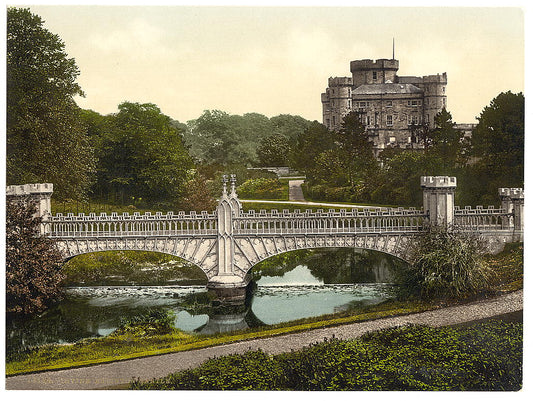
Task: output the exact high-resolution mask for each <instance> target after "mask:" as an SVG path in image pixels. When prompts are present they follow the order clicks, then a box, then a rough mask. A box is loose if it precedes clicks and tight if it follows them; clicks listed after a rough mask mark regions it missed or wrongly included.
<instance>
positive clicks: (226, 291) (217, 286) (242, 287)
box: [207, 274, 251, 305]
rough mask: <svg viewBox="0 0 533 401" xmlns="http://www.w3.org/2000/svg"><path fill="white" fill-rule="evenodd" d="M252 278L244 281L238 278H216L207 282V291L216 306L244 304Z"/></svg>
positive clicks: (246, 278) (246, 277) (248, 277)
mask: <svg viewBox="0 0 533 401" xmlns="http://www.w3.org/2000/svg"><path fill="white" fill-rule="evenodd" d="M250 281H251V276H250V275H249V274H247V275H246V276H245V277H244V279H242V278H240V277H238V276H229V275H226V276H215V277H212V278H211V279H209V281H208V282H207V291H208V292H209V293H210V294H211V296H212V298H213V303H214V304H222V305H234V304H243V303H244V301H245V299H246V295H247V292H248V286H249V284H250Z"/></svg>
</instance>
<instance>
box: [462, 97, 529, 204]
mask: <svg viewBox="0 0 533 401" xmlns="http://www.w3.org/2000/svg"><path fill="white" fill-rule="evenodd" d="M471 154H472V156H474V157H475V160H476V162H475V163H474V164H473V165H472V166H470V167H469V168H468V169H467V170H466V172H465V174H464V180H465V181H467V182H468V183H469V185H471V186H472V188H471V189H470V191H469V193H468V194H467V196H465V201H466V203H468V204H473V202H476V201H477V202H478V203H477V204H479V201H480V200H482V201H483V202H484V203H485V204H487V203H492V204H495V203H496V202H497V201H498V188H500V187H505V188H515V187H523V186H524V95H523V94H522V93H518V94H514V93H511V92H505V93H500V94H499V95H498V96H497V97H495V98H494V99H493V100H492V101H491V102H490V105H489V106H487V107H485V108H484V109H483V111H482V112H481V115H480V116H479V118H478V125H477V126H476V128H475V129H474V131H473V132H472V149H471Z"/></svg>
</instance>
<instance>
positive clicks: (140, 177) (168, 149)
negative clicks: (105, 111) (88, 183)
mask: <svg viewBox="0 0 533 401" xmlns="http://www.w3.org/2000/svg"><path fill="white" fill-rule="evenodd" d="M118 108H119V112H118V113H116V114H114V115H111V116H108V117H107V120H108V121H107V123H106V124H104V125H103V127H104V129H105V131H101V132H100V133H99V138H97V139H95V141H96V142H97V143H98V144H99V146H98V155H99V169H98V182H97V185H96V187H95V193H101V194H114V195H115V197H118V198H119V199H120V201H121V203H122V204H124V201H125V200H127V201H128V202H134V203H135V202H137V203H140V204H149V205H160V206H162V207H166V208H169V207H171V206H176V204H177V203H178V201H179V199H180V198H181V197H182V196H183V194H184V191H185V186H186V183H187V181H189V179H191V177H190V175H191V174H190V172H191V169H192V168H193V162H192V159H191V158H190V156H189V154H188V152H187V150H186V148H185V146H184V143H183V138H182V135H181V133H180V132H179V131H178V130H177V129H176V128H175V126H174V124H173V123H172V121H171V119H170V118H169V117H168V116H166V115H164V114H162V113H161V111H160V110H159V108H158V107H157V106H156V105H154V104H151V103H145V104H140V103H130V102H124V103H122V104H120V105H119V106H118Z"/></svg>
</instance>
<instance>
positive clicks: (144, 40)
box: [30, 5, 524, 123]
mask: <svg viewBox="0 0 533 401" xmlns="http://www.w3.org/2000/svg"><path fill="white" fill-rule="evenodd" d="M30 9H31V11H32V12H33V13H35V14H38V15H40V16H41V17H42V18H43V19H44V21H45V27H46V28H47V29H49V30H50V31H52V32H54V33H56V34H58V35H59V36H60V37H61V38H62V40H63V41H64V42H65V45H66V50H67V52H68V54H69V56H70V57H74V58H75V59H76V63H77V65H78V67H79V68H80V71H81V74H80V77H79V80H78V82H79V83H80V85H81V86H82V88H83V90H84V91H85V93H86V97H85V98H82V99H78V104H79V105H80V106H81V107H83V108H87V109H93V110H95V111H97V112H99V113H102V114H108V113H113V112H116V111H117V105H118V104H119V103H121V102H123V101H126V100H127V101H133V102H143V103H148V102H150V103H155V104H156V105H158V106H159V107H160V108H161V110H162V111H163V113H165V114H167V115H169V116H171V117H172V118H174V119H176V120H179V121H181V122H186V121H187V120H190V119H194V118H197V117H199V116H200V114H201V113H202V112H203V110H206V109H220V110H223V111H226V112H228V113H230V114H243V113H247V112H257V113H261V114H265V115H267V116H269V117H271V116H274V115H278V114H296V115H301V116H302V117H305V118H307V119H310V120H315V119H316V120H318V121H321V120H322V105H321V103H320V94H321V92H323V91H324V90H325V88H326V86H327V81H328V78H329V77H330V76H350V61H351V60H356V59H364V58H371V59H377V58H391V57H392V38H393V37H394V38H395V43H396V52H395V56H396V58H397V59H398V60H399V61H400V70H399V72H398V73H399V75H429V74H437V73H443V72H447V74H448V89H447V94H448V108H449V110H450V111H451V113H452V115H453V118H454V121H456V122H458V123H461V122H462V123H465V122H475V121H476V119H475V117H476V116H478V115H479V113H480V112H481V111H482V109H483V107H485V106H487V105H488V104H489V102H490V100H491V99H493V98H494V97H495V96H497V95H498V94H499V93H500V92H503V91H507V90H511V91H513V92H524V19H523V18H524V15H523V11H522V10H521V9H520V8H517V7H514V8H512V7H510V8H502V7H492V8H464V7H463V8H458V7H446V8H434V7H426V8H414V7H412V8H405V7H404V8H385V7H381V8H356V7H328V8H324V7H304V8H284V7H269V8H265V7H146V6H138V7H127V6H110V7H105V6H64V5H63V6H41V5H40V6H30Z"/></svg>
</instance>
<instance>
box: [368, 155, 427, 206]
mask: <svg viewBox="0 0 533 401" xmlns="http://www.w3.org/2000/svg"><path fill="white" fill-rule="evenodd" d="M392 150H393V149H390V151H389V152H386V151H383V153H385V155H382V161H383V167H382V168H381V169H380V171H379V173H378V174H377V178H376V180H375V182H374V183H373V185H372V187H373V190H372V193H371V200H372V202H375V203H378V204H380V203H381V204H384V203H390V204H395V205H405V206H422V196H421V190H420V177H421V176H424V175H433V174H434V172H435V171H436V168H437V166H436V163H435V159H434V158H433V157H431V156H429V154H428V153H423V152H420V151H416V150H408V149H406V150H396V149H394V151H392Z"/></svg>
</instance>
